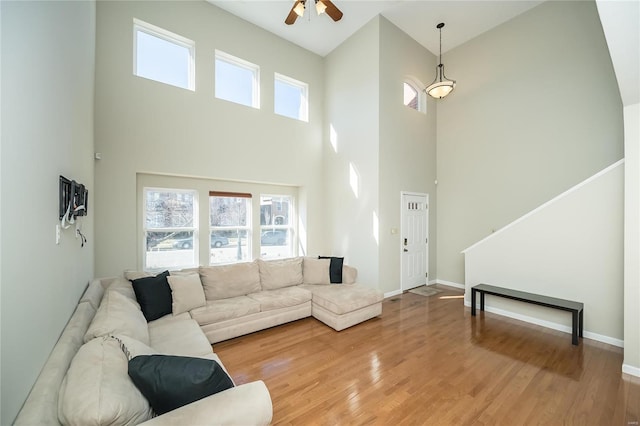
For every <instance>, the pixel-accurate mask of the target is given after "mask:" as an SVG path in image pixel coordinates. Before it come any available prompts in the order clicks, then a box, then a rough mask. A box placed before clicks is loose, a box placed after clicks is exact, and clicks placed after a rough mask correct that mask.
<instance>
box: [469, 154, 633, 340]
mask: <svg viewBox="0 0 640 426" xmlns="http://www.w3.org/2000/svg"><path fill="white" fill-rule="evenodd" d="M623 182H624V164H623V162H622V161H620V162H618V163H617V164H616V165H615V166H614V167H611V168H609V169H607V171H606V172H604V173H602V174H599V175H597V177H594V178H592V179H590V180H589V181H587V182H585V183H583V184H580V185H579V186H577V187H574V188H572V189H571V190H570V191H568V192H566V193H564V194H562V195H561V196H560V197H558V198H556V199H554V200H552V201H550V202H549V203H548V204H545V205H544V206H542V207H541V208H539V209H536V210H535V211H534V212H531V213H530V214H528V215H527V216H526V217H523V218H521V219H519V220H518V221H517V222H514V223H512V224H510V225H509V226H508V227H505V228H503V229H502V230H500V231H498V232H496V233H495V234H493V235H491V236H489V237H488V238H486V239H485V240H483V241H481V242H479V243H477V244H476V245H474V246H472V247H470V248H468V249H467V250H465V275H466V277H465V280H466V292H465V302H466V303H467V304H469V303H470V298H471V296H470V295H471V291H470V288H471V287H472V286H474V285H476V284H479V283H486V284H492V285H497V286H503V287H508V288H513V289H517V290H523V291H527V292H531V293H537V294H543V295H548V296H553V297H559V298H563V299H569V300H576V301H579V302H583V303H584V330H585V337H591V338H595V339H597V340H602V341H605V342H608V343H613V344H617V345H619V346H621V345H622V339H623V309H622V308H623V290H624V289H623V280H624V279H623V240H624V237H623V234H624V232H623V215H624V213H623V212H624V189H623V187H624V184H623ZM486 306H487V309H491V308H493V309H496V308H497V309H501V310H504V311H508V312H509V313H511V314H515V315H524V316H527V317H531V318H534V319H535V320H534V322H542V323H544V322H550V323H552V324H560V325H563V326H565V327H566V328H567V329H569V330H570V327H571V316H570V315H567V314H566V313H564V312H561V311H557V310H553V309H548V308H541V307H537V306H535V305H529V304H524V303H518V302H512V301H509V300H506V299H501V298H497V297H488V298H487V300H486ZM552 326H553V325H552Z"/></svg>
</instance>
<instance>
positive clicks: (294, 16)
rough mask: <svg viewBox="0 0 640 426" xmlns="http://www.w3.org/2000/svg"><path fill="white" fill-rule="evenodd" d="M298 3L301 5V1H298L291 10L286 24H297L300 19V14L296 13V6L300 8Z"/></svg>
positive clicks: (285, 21)
mask: <svg viewBox="0 0 640 426" xmlns="http://www.w3.org/2000/svg"><path fill="white" fill-rule="evenodd" d="M298 3H300V0H296V2H295V3H294V4H293V7H292V8H291V11H290V12H289V15H287V19H285V20H284V23H285V24H287V25H292V24H293V23H294V22H296V19H298V14H297V13H296V11H295V8H296V6H298Z"/></svg>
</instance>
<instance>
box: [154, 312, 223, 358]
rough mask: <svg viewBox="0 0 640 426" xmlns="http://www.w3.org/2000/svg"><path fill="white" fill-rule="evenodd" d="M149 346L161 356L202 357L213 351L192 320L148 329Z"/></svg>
mask: <svg viewBox="0 0 640 426" xmlns="http://www.w3.org/2000/svg"><path fill="white" fill-rule="evenodd" d="M149 341H150V346H151V347H152V348H154V349H155V350H157V351H158V353H161V354H167V355H179V356H196V357H197V356H202V355H207V354H209V353H211V352H212V351H213V349H212V348H211V344H210V343H209V340H208V339H207V337H206V336H205V334H204V333H203V332H202V330H201V329H200V326H199V325H198V323H197V322H195V321H194V320H192V319H188V320H179V321H164V322H162V323H159V324H154V325H153V326H150V327H149Z"/></svg>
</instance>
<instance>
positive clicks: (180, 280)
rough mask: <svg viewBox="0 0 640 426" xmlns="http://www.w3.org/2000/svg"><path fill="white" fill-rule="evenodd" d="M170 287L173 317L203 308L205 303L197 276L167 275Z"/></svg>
mask: <svg viewBox="0 0 640 426" xmlns="http://www.w3.org/2000/svg"><path fill="white" fill-rule="evenodd" d="M167 281H168V282H169V286H170V287H171V297H172V298H173V303H172V305H171V308H172V310H173V315H174V316H176V315H180V314H181V313H183V312H188V311H190V310H192V309H195V308H199V307H201V306H204V305H205V304H206V303H207V301H206V299H205V297H204V289H203V288H202V283H201V282H200V275H198V274H180V275H169V276H168V277H167Z"/></svg>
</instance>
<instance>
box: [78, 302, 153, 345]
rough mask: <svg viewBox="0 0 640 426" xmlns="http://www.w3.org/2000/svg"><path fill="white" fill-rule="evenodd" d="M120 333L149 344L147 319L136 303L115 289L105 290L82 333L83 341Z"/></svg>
mask: <svg viewBox="0 0 640 426" xmlns="http://www.w3.org/2000/svg"><path fill="white" fill-rule="evenodd" d="M110 334H121V335H124V336H129V337H132V338H134V339H136V340H139V341H140V342H142V343H144V344H146V345H148V344H149V329H148V327H147V320H146V319H145V318H144V315H142V311H141V310H140V307H139V306H138V304H137V303H135V302H134V301H133V300H131V299H129V298H128V297H126V296H124V295H123V294H121V293H119V292H118V291H115V290H107V292H106V293H105V294H104V297H103V298H102V302H101V303H100V307H99V308H98V311H97V312H96V316H95V317H94V318H93V321H92V322H91V325H90V326H89V329H88V330H87V332H86V334H85V335H84V341H85V343H86V342H88V341H90V340H91V339H94V338H96V337H100V336H106V335H110Z"/></svg>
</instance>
